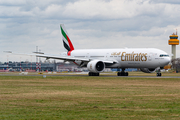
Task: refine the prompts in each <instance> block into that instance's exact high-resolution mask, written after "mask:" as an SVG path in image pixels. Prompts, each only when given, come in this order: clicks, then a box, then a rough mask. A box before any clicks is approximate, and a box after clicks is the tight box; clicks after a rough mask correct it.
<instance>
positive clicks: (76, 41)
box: [0, 0, 180, 62]
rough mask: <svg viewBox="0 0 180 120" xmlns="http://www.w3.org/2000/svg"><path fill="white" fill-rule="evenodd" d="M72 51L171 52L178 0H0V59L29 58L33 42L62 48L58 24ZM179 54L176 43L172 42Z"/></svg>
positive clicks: (49, 49)
mask: <svg viewBox="0 0 180 120" xmlns="http://www.w3.org/2000/svg"><path fill="white" fill-rule="evenodd" d="M61 23H63V24H65V27H66V29H67V31H68V34H69V36H70V39H71V41H72V43H73V45H74V47H75V49H86V48H88V49H93V48H99V49H100V48H124V47H129V48H139V47H140V48H159V49H161V50H164V51H165V52H167V53H168V54H171V46H169V45H168V40H169V35H171V34H172V33H175V32H176V29H178V31H179V33H180V1H179V0H0V61H1V62H6V61H7V60H9V61H20V60H21V61H22V60H23V61H24V60H29V61H31V60H32V61H35V59H34V58H31V57H29V56H25V57H22V56H15V55H8V56H7V54H4V53H3V51H8V50H10V51H14V52H20V53H32V52H33V51H35V50H36V46H38V47H39V49H40V50H41V51H42V52H44V53H47V54H53V55H59V54H60V53H61V52H64V48H63V44H62V40H61V34H60V27H59V26H60V24H61ZM177 57H180V46H177Z"/></svg>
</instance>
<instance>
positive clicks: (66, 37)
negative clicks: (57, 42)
mask: <svg viewBox="0 0 180 120" xmlns="http://www.w3.org/2000/svg"><path fill="white" fill-rule="evenodd" d="M60 29H61V34H62V41H63V45H64V48H65V49H66V50H67V51H68V52H69V51H72V50H74V46H73V44H72V42H71V40H70V39H69V35H68V33H67V31H66V28H65V26H64V24H60Z"/></svg>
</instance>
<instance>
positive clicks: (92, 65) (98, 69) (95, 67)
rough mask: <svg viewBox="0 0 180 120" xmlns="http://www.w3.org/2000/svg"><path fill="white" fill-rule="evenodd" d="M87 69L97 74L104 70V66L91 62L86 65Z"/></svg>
mask: <svg viewBox="0 0 180 120" xmlns="http://www.w3.org/2000/svg"><path fill="white" fill-rule="evenodd" d="M87 68H88V70H89V71H90V72H95V73H99V72H102V71H103V70H104V69H105V64H104V62H102V61H99V60H93V61H90V62H89V63H88V64H87Z"/></svg>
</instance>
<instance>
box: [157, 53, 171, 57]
mask: <svg viewBox="0 0 180 120" xmlns="http://www.w3.org/2000/svg"><path fill="white" fill-rule="evenodd" d="M159 57H169V55H164V54H161V55H160V56H159Z"/></svg>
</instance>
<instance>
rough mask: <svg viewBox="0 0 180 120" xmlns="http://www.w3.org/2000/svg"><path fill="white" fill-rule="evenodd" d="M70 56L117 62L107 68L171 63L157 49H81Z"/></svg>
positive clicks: (160, 65)
mask: <svg viewBox="0 0 180 120" xmlns="http://www.w3.org/2000/svg"><path fill="white" fill-rule="evenodd" d="M70 56H71V57H74V58H81V59H85V58H86V59H91V60H101V61H114V62H115V64H109V65H106V68H157V67H164V66H165V65H167V64H168V63H169V62H170V57H169V56H168V54H167V53H166V52H164V51H162V50H159V49H155V48H125V49H84V50H83V49H81V50H73V51H71V55H70Z"/></svg>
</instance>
